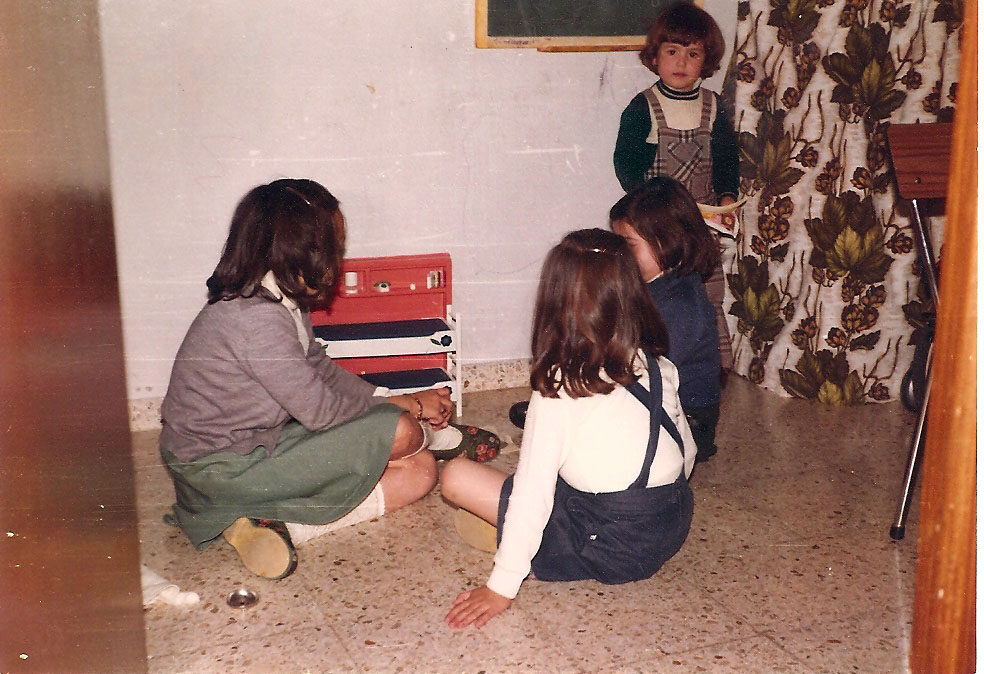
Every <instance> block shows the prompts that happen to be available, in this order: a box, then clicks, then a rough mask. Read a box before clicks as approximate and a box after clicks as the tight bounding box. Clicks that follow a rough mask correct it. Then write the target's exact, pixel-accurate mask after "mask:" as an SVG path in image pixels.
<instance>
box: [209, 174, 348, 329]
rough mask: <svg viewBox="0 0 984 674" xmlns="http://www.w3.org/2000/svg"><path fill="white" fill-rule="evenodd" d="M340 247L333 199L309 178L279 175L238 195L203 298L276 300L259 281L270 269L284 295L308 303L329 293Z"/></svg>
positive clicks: (340, 223)
mask: <svg viewBox="0 0 984 674" xmlns="http://www.w3.org/2000/svg"><path fill="white" fill-rule="evenodd" d="M344 252H345V220H344V219H343V218H342V212H341V210H339V204H338V199H336V198H335V197H334V196H332V194H331V192H329V191H328V190H326V189H325V188H324V187H322V186H321V185H319V184H318V183H316V182H314V181H313V180H298V179H290V178H285V179H282V180H276V181H274V182H272V183H270V184H269V185H260V186H259V187H254V188H253V189H252V190H250V191H249V192H248V193H247V194H246V196H244V197H243V198H242V200H241V201H240V202H239V205H238V206H236V210H235V212H234V213H233V216H232V224H231V225H230V227H229V237H228V238H227V239H226V243H225V248H224V249H223V251H222V257H221V258H219V263H218V265H216V267H215V272H213V273H212V276H211V277H210V278H209V279H208V281H206V282H205V285H206V286H207V287H208V302H209V304H212V303H213V302H218V301H219V300H231V299H235V298H237V297H252V296H253V295H256V294H257V293H259V294H261V295H263V296H264V297H268V299H271V300H274V301H279V299H280V298H278V297H273V296H272V295H270V293H268V292H267V291H265V290H263V289H262V287H261V286H260V281H262V280H263V276H264V275H265V274H266V273H267V271H271V270H272V271H273V274H274V276H275V277H276V279H277V285H278V286H280V289H281V290H282V291H283V293H284V295H286V296H287V297H289V298H290V299H292V300H294V301H295V302H297V304H298V306H300V307H302V308H305V309H306V308H309V307H310V305H311V303H312V302H314V301H322V300H325V299H328V298H331V297H333V296H334V289H335V285H336V283H337V281H338V276H339V271H340V269H341V265H342V257H343V255H344Z"/></svg>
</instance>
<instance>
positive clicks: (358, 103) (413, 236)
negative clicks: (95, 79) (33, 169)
mask: <svg viewBox="0 0 984 674" xmlns="http://www.w3.org/2000/svg"><path fill="white" fill-rule="evenodd" d="M703 4H704V7H705V8H707V9H708V11H710V12H711V13H712V14H715V15H716V16H718V17H720V19H719V20H720V21H721V24H722V28H724V29H725V33H726V35H728V36H729V37H728V41H729V43H730V41H731V37H730V36H732V35H733V34H734V22H735V19H734V14H735V10H734V3H733V2H729V1H728V0H713V1H712V0H705V2H704V3H703ZM100 9H101V15H102V16H101V29H102V42H103V53H104V59H105V63H104V67H105V75H106V87H107V106H108V117H109V136H110V150H111V165H112V173H113V202H114V211H115V218H116V232H117V255H118V263H119V270H120V290H121V297H122V305H123V306H122V308H123V324H124V339H125V346H126V362H127V385H128V395H129V397H130V398H131V399H141V398H158V397H161V396H163V395H164V392H165V391H166V388H167V382H168V377H169V374H170V369H171V363H172V360H173V358H174V354H175V352H176V351H177V348H178V346H179V344H180V342H181V339H182V337H183V336H184V332H185V330H186V329H187V327H188V324H189V323H190V322H191V320H192V318H193V317H194V315H195V314H196V313H197V311H198V310H199V309H200V308H201V306H202V304H203V302H204V297H205V293H204V290H205V288H204V281H205V279H206V278H207V277H208V275H209V274H210V273H211V271H212V269H213V267H214V266H215V263H216V261H217V259H218V255H219V252H220V249H221V245H222V243H223V241H224V238H225V235H226V232H227V228H228V221H229V217H230V215H231V213H232V209H233V207H234V206H235V204H236V202H237V201H238V200H239V198H240V197H241V196H242V195H243V194H244V193H245V192H246V191H247V190H248V189H250V188H251V187H253V186H254V185H256V184H259V183H264V182H268V181H270V180H273V179H276V178H278V177H285V176H287V177H310V178H313V179H315V180H318V181H319V182H321V183H322V184H324V185H325V186H326V187H327V188H328V189H329V190H331V191H332V193H334V194H335V196H337V197H338V198H339V199H340V200H341V201H342V208H343V211H344V213H345V215H346V217H347V219H348V224H349V237H348V241H349V243H348V250H347V254H348V255H349V256H365V255H399V254H409V253H426V252H438V251H448V252H450V253H451V255H452V261H453V268H454V278H455V287H454V292H455V298H454V301H455V305H456V306H457V308H458V309H459V311H460V312H461V313H462V315H463V317H464V321H463V324H464V333H465V334H464V337H463V342H464V351H463V357H464V362H465V363H466V364H468V363H480V362H488V361H502V360H512V359H519V358H526V357H528V356H529V346H528V341H529V340H528V331H529V325H530V318H531V310H532V298H533V294H534V290H535V285H536V280H537V275H538V273H539V266H540V263H541V260H542V258H543V255H544V253H545V252H546V250H547V249H548V248H549V247H550V246H552V245H553V244H554V243H555V242H556V241H557V240H559V239H560V237H561V236H562V235H563V234H564V233H565V232H567V231H569V230H571V229H576V228H580V227H591V226H601V227H604V226H605V225H606V214H607V211H608V208H609V207H610V206H611V204H612V203H613V202H614V201H615V200H616V199H617V198H618V197H619V196H621V194H622V192H621V189H620V188H619V186H618V183H617V181H616V180H615V177H614V174H613V171H612V167H611V152H612V147H613V145H614V142H615V135H616V133H617V130H618V117H619V114H620V112H621V110H622V108H623V107H624V106H625V104H626V103H628V101H629V99H630V98H631V97H632V96H633V95H634V94H635V93H636V92H637V91H638V90H640V89H642V88H644V87H645V86H648V85H649V84H651V82H652V75H651V73H650V72H649V71H648V70H646V69H645V68H643V66H642V65H641V64H640V63H639V61H638V57H637V54H636V53H634V52H621V53H618V52H593V53H590V52H586V53H550V54H546V53H539V52H537V51H535V50H528V49H499V50H479V49H476V48H475V47H474V35H473V24H474V3H472V2H470V1H469V2H461V1H452V0H427V1H426V2H392V1H391V0H360V1H356V0H286V1H284V0H282V1H275V0H221V1H220V0H139V1H137V2H134V1H133V0H101V3H100ZM719 79H720V75H719V76H718V78H717V79H716V80H712V82H711V85H712V86H714V85H715V83H716V82H717V81H719Z"/></svg>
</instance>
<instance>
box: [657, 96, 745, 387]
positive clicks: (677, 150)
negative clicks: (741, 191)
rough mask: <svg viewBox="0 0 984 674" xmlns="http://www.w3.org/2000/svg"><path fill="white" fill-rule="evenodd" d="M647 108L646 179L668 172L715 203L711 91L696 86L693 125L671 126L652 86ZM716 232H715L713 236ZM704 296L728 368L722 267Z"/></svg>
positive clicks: (701, 200)
mask: <svg viewBox="0 0 984 674" xmlns="http://www.w3.org/2000/svg"><path fill="white" fill-rule="evenodd" d="M645 96H646V100H647V101H648V102H649V109H650V110H651V111H652V117H653V120H654V122H655V123H656V127H657V128H656V133H657V138H658V144H657V146H656V158H655V159H653V165H652V167H650V168H649V170H647V171H646V174H645V177H646V180H649V179H650V178H653V177H655V176H668V177H670V178H674V179H676V180H679V181H680V182H681V183H683V186H684V187H686V188H687V190H688V191H689V192H690V195H691V196H692V197H693V198H694V199H695V200H696V201H697V202H698V203H702V204H710V205H716V204H717V195H716V194H715V192H714V184H713V183H712V181H711V124H712V120H711V112H712V110H713V108H714V94H713V93H711V92H710V91H709V90H707V89H701V90H700V124H699V125H698V126H697V128H695V129H672V128H670V126H669V125H668V124H667V123H666V117H665V116H664V115H663V108H662V107H661V106H660V104H659V97H658V96H656V92H655V91H653V89H652V88H649V89H646V91H645ZM716 236H717V235H715V237H716ZM704 288H705V289H706V290H707V297H708V299H710V300H711V305H712V306H713V307H714V314H715V318H716V322H717V330H718V352H719V353H720V354H721V367H722V368H723V369H725V370H730V369H732V367H733V366H734V358H733V356H732V354H731V337H730V334H729V332H728V323H727V321H725V318H724V270H723V269H722V268H721V265H720V264H718V265H717V266H715V268H714V271H713V273H712V274H711V277H710V278H709V279H707V280H706V281H704Z"/></svg>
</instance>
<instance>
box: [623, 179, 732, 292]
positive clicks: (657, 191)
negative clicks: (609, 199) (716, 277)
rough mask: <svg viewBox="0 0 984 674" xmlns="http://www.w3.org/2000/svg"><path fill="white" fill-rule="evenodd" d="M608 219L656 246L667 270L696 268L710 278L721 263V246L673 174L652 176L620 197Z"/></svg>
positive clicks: (690, 269) (680, 273)
mask: <svg viewBox="0 0 984 674" xmlns="http://www.w3.org/2000/svg"><path fill="white" fill-rule="evenodd" d="M608 219H609V221H610V222H611V223H612V224H615V223H616V222H624V223H626V224H628V225H629V226H631V227H632V229H634V230H635V231H636V233H637V234H639V236H640V237H642V238H643V239H645V240H646V243H648V244H649V245H650V246H651V247H652V249H653V255H654V256H655V257H656V261H657V262H659V266H660V268H661V269H663V270H665V271H670V270H673V271H676V273H677V274H679V275H681V276H682V275H685V274H689V273H690V272H692V271H696V272H697V273H699V274H700V275H701V278H703V279H705V280H706V279H707V278H709V277H710V275H711V272H713V271H714V267H715V265H720V264H721V261H720V260H721V253H720V247H719V245H718V243H717V241H716V240H715V238H714V235H713V234H711V228H710V227H708V226H707V223H706V222H704V217H703V216H702V215H701V214H700V209H699V208H698V207H697V202H696V201H694V198H693V197H692V196H690V192H688V191H687V188H686V187H684V186H683V184H682V183H680V182H679V181H677V180H674V179H673V178H667V177H665V176H656V177H655V178H650V179H649V180H647V181H646V182H644V183H643V184H642V185H640V186H639V187H636V188H635V189H633V190H631V191H630V192H629V193H628V194H626V195H625V196H624V197H622V198H621V199H619V200H618V201H617V202H616V203H615V205H614V206H612V208H611V210H610V211H609V213H608Z"/></svg>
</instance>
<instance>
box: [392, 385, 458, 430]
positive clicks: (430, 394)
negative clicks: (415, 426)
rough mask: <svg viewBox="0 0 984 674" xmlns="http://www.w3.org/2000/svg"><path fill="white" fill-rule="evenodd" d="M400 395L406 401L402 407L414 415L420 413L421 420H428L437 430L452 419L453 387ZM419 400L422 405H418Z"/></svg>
mask: <svg viewBox="0 0 984 674" xmlns="http://www.w3.org/2000/svg"><path fill="white" fill-rule="evenodd" d="M399 397H400V398H402V399H404V402H405V403H406V404H401V405H400V406H401V407H403V408H404V409H405V410H407V411H409V412H410V413H411V414H413V415H417V414H418V413H419V414H420V416H421V421H426V422H428V423H429V424H430V425H431V427H433V428H435V429H437V430H440V429H442V428H444V427H446V426H447V425H448V421H449V420H450V419H451V410H452V409H453V405H452V403H451V389H449V388H440V389H429V390H427V391H419V392H417V393H412V394H409V395H405V396H399ZM394 402H396V401H394ZM418 402H419V403H420V407H417V403H418Z"/></svg>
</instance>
